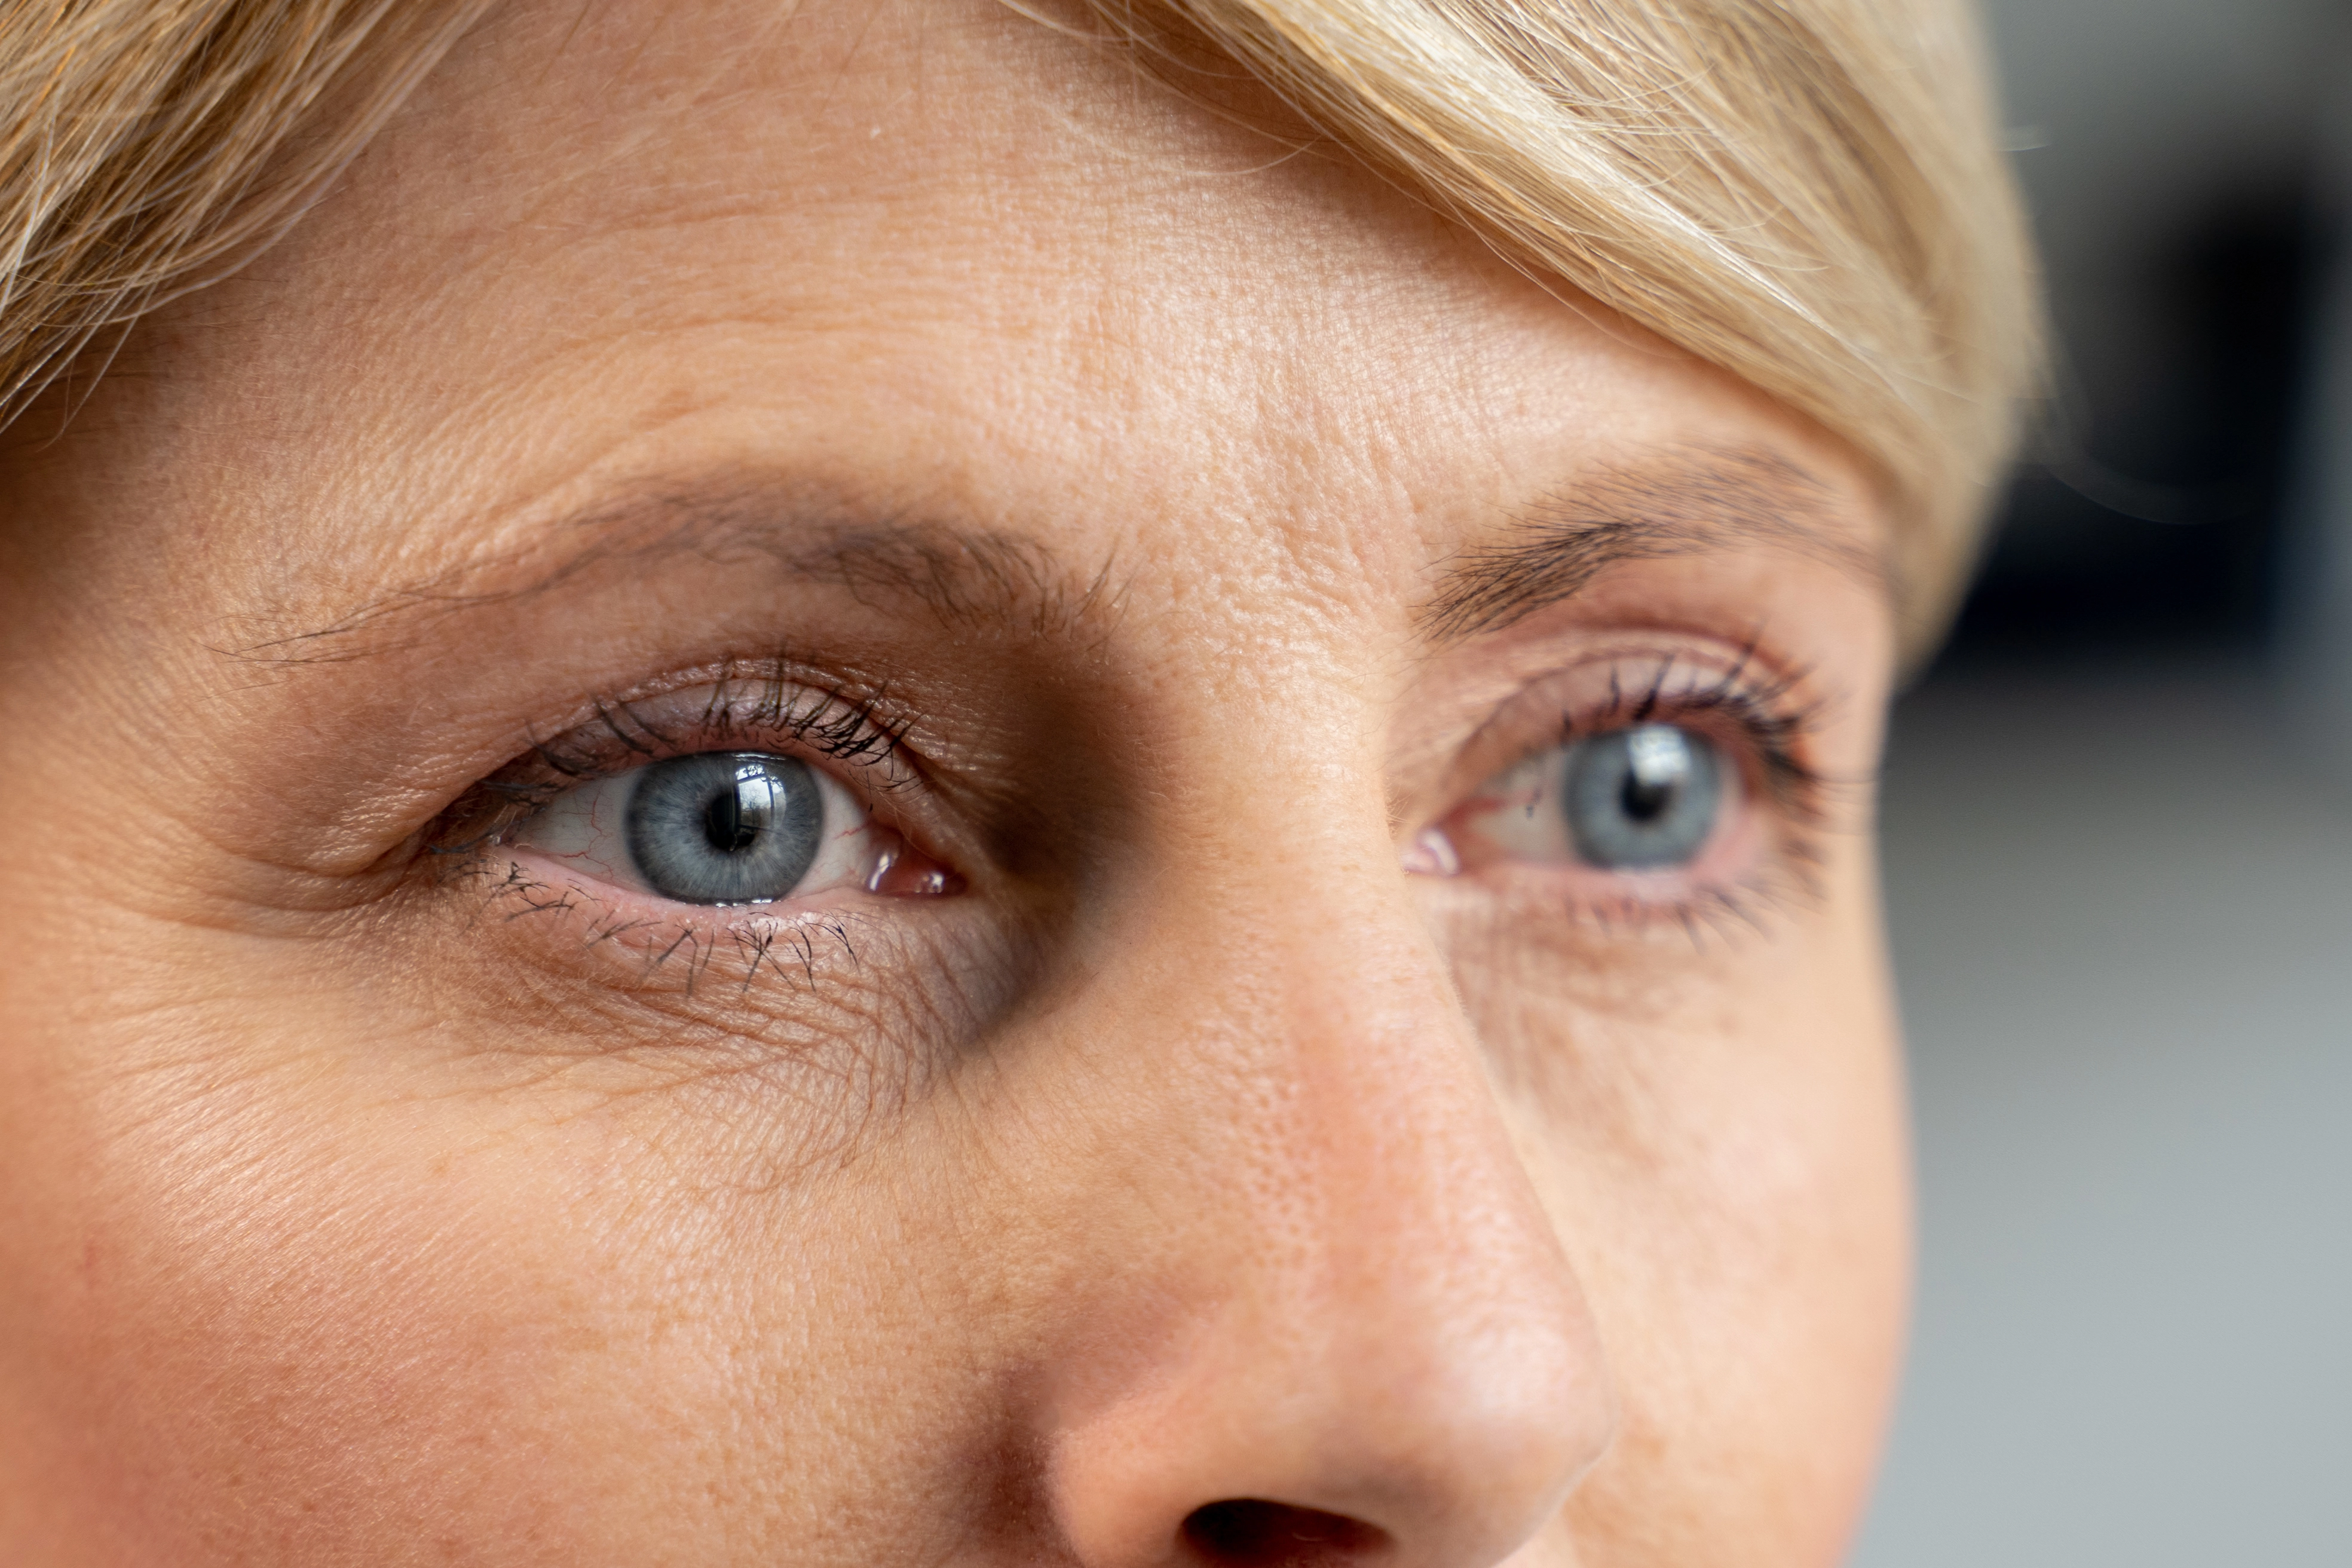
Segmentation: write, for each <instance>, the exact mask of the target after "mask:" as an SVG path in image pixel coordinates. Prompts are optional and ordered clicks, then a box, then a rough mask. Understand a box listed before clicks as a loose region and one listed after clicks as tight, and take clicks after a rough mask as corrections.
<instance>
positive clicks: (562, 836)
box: [507, 752, 940, 905]
mask: <svg viewBox="0 0 2352 1568" xmlns="http://www.w3.org/2000/svg"><path fill="white" fill-rule="evenodd" d="M507 842H508V843H509V845H511V846H512V847H515V848H517V849H523V850H531V851H535V852H536V853H538V854H539V855H541V856H544V857H546V858H550V859H552V860H554V861H556V862H558V863H559V864H562V865H563V866H564V867H565V868H569V869H577V870H580V871H583V872H586V873H587V874H589V875H591V876H593V877H596V878H598V879H602V880H604V881H607V882H612V883H615V884H618V885H619V886H622V887H625V888H629V889H634V890H636V891H640V892H646V893H651V894H653V895H655V896H656V897H657V898H663V899H668V900H673V901H675V902H677V903H681V904H703V905H730V904H766V903H773V902H775V901H777V900H782V899H788V898H799V897H807V896H810V895H814V894H816V893H821V892H825V891H828V890H830V889H836V888H844V887H861V888H867V889H875V890H884V889H883V887H882V884H883V881H884V879H886V878H887V877H888V876H889V875H890V873H891V872H892V871H893V869H894V868H898V863H899V862H900V860H901V859H902V858H904V849H903V841H902V840H900V839H899V837H898V835H897V834H896V833H894V832H892V831H890V830H889V829H887V828H886V827H883V826H880V825H878V824H877V823H876V822H875V821H874V819H873V816H872V814H871V813H870V812H868V811H867V810H866V807H865V806H864V805H861V804H860V803H859V801H858V800H857V798H856V795H853V794H851V793H850V791H849V790H848V789H847V788H846V787H845V786H844V785H842V784H840V783H838V782H837V781H835V779H833V778H832V777H830V776H829V775H827V774H826V773H823V772H821V771H819V770H818V769H816V768H813V767H811V766H810V765H809V764H808V763H804V762H802V761H801V760H800V759H799V758H797V757H790V756H782V755H779V754H777V753H775V752H693V753H690V754H688V755H686V756H679V757H670V758H667V759H666V760H664V761H661V762H656V763H646V765H644V766H643V767H637V768H632V769H630V770H629V771H628V772H626V773H617V774H615V775H614V776H613V777H611V778H605V779H599V780H596V781H594V782H593V783H589V784H579V785H575V786H573V787H572V788H570V789H567V790H565V791H563V792H562V794H561V795H556V796H555V797H554V798H553V799H551V800H550V801H549V802H547V804H546V805H543V806H541V808H540V809H539V810H538V811H537V812H536V813H534V814H533V815H532V816H530V818H529V819H528V820H527V821H526V822H524V823H523V824H522V825H521V826H520V827H518V828H517V829H516V830H515V831H514V832H513V833H512V834H511V835H510V836H509V837H508V838H507ZM890 890H899V889H890ZM904 890H908V891H925V890H932V891H936V890H940V889H936V888H933V889H922V888H909V889H904Z"/></svg>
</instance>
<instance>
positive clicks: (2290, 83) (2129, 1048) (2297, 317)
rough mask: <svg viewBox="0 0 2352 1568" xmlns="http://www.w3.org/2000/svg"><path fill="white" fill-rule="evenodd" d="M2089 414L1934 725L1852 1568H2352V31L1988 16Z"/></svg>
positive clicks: (2037, 6)
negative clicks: (1905, 1191) (1904, 1108)
mask: <svg viewBox="0 0 2352 1568" xmlns="http://www.w3.org/2000/svg"><path fill="white" fill-rule="evenodd" d="M1989 13H1990V15H1989V21H1990V27H1991V31H1992V37H1993V46H1994V52H1995V54H1996V56H1997V57H1998V58H1999V61H2000V68H2001V71H2002V75H2003V79H2004V93H2005V98H2006V105H2007V119H2008V123H2009V125H2010V126H2011V128H2012V130H2011V143H2012V145H2013V147H2014V148H2015V149H2016V163H2017V169H2018V173H2019V175H2020V177H2021V180H2022V182H2023V184H2024V186H2025V189H2026V192H2027V195H2028V198H2029V200H2030V201H2031V203H2032V207H2033V211H2034V216H2035V221H2036V223H2037V226H2038V227H2039V230H2040V234H2041V237H2042V245H2043V247H2044V255H2045V260H2046V264H2047V267H2048V270H2049V279H2050V286H2051V294H2052V304H2053V314H2054V316H2055V320H2056V326H2057V331H2058V337H2059V345H2060V352H2061V356H2062V358H2061V364H2060V371H2061V385H2062V387H2063V393H2064V396H2063V400H2062V417H2061V418H2060V419H2059V421H2058V422H2057V425H2056V427H2055V428H2054V430H2053V435H2052V437H2051V438H2050V439H2048V440H2047V441H2046V442H2045V443H2044V444H2043V448H2042V451H2041V452H2040V454H2039V460H2038V461H2036V462H2034V463H2032V464H2029V465H2028V467H2027V468H2026V470H2025V471H2024V472H2023V473H2022V474H2021V477H2020V478H2019V479H2018V481H2017V483H2016V485H2015V487H2014V489H2013V491H2012V493H2011V497H2010V499H2009V500H2008V502H2007V504H2006V507H2005V511H2004V516H2003V521H2002V524H2001V529H2000V535H1999V538H1998V542H1997V543H1996V545H1995V547H1994V549H1993V551H1992V552H1991V555H1990V561H1989V563H1988V567H1987V571H1986V574H1985V575H1984V577H1983V578H1982V580H1981V581H1980V583H1979V585H1978V587H1977V589H1976V590H1975V592H1974V594H1973V595H1971V597H1970V599H1969V604H1968V606H1967V608H1966V610H1965V611H1964V613H1963V615H1962V616H1961V620H1960V623H1959V626H1958V633H1957V635H1956V637H1955V638H1954V640H1953V643H1952V645H1951V647H1949V648H1948V651H1947V652H1946V654H1945V655H1944V656H1943V658H1941V660H1940V661H1939V662H1938V664H1937V666H1936V668H1934V669H1933V670H1932V671H1931V672H1930V673H1929V675H1928V676H1927V679H1925V680H1924V681H1923V682H1922V683H1921V684H1920V685H1919V686H1918V687H1917V688H1916V689H1915V690H1914V691H1913V692H1912V693H1911V694H1910V695H1909V696H1908V697H1907V698H1906V700H1904V702H1903V703H1902V705H1901V706H1900V708H1899V709H1898V710H1897V715H1896V722H1895V736H1894V742H1893V745H1892V748H1891V751H1890V754H1889V759H1888V763H1887V774H1886V795H1885V801H1886V804H1885V836H1886V884H1887V897H1888V903H1889V918H1890V921H1891V924H1892V929H1893V932H1894V942H1895V964H1896V972H1897V974H1898V976H1899V979H1900V983H1901V985H1902V989H1903V998H1904V1011H1905V1017H1906V1026H1907V1028H1908V1030H1909V1034H1910V1038H1911V1046H1912V1073H1913V1087H1914V1094H1915V1099H1916V1121H1917V1130H1918V1141H1919V1164H1920V1188H1921V1191H1920V1202H1921V1220H1922V1250H1921V1258H1920V1297H1919V1307H1918V1317H1917V1325H1916V1338H1915V1343H1914V1352H1913V1357H1912V1364H1911V1368H1910V1373H1909V1375H1908V1379H1907V1381H1906V1387H1905V1391H1904V1395H1903V1401H1902V1405H1901V1407H1900V1410H1899V1413H1898V1416H1897V1420H1896V1428H1895V1442H1894V1447H1893V1449H1892V1452H1891V1455H1890V1458H1889V1461H1888V1466H1887V1469H1886V1472H1885V1479H1884V1480H1883V1482H1882V1485H1881V1488H1880V1491H1879V1495H1878V1498H1877V1500H1876V1502H1875V1504H1874V1508H1873V1510H1872V1513H1871V1516H1870V1519H1869V1521H1868V1524H1867V1526H1866V1527H1865V1530H1864V1536H1863V1539H1862V1542H1861V1543H1860V1545H1859V1547H1858V1549H1857V1552H1856V1555H1855V1559H1854V1562H1855V1563H1856V1565H1857V1568H1946V1565H1951V1568H1959V1565H1962V1564H1965V1565H1967V1568H1986V1565H1988V1564H1998V1565H2000V1568H2043V1565H2048V1568H2062V1565H2063V1568H2098V1565H2102V1564H2109V1563H2113V1564H2130V1565H2132V1568H2167V1565H2170V1564H2176V1563H2177V1564H2182V1565H2184V1568H2185V1565H2188V1564H2192V1563H2193V1564H2197V1565H2199V1568H2210V1565H2212V1564H2221V1563H2227V1564H2232V1565H2236V1564H2253V1565H2259V1568H2301V1565H2306V1564H2307V1565H2314V1568H2316V1565H2319V1564H2326V1565H2328V1568H2352V244H2347V238H2352V223H2347V218H2352V0H1989Z"/></svg>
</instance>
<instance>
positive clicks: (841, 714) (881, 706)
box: [424, 654, 919, 856]
mask: <svg viewBox="0 0 2352 1568" xmlns="http://www.w3.org/2000/svg"><path fill="white" fill-rule="evenodd" d="M698 684H699V683H698ZM708 684H709V687H710V696H709V700H707V701H706V702H705V703H704V705H703V710H702V714H701V717H700V718H699V720H698V721H694V723H693V726H692V727H693V729H694V731H696V733H695V734H694V737H693V738H692V739H691V740H690V741H681V740H680V739H678V738H677V737H676V736H674V735H672V734H670V733H667V732H665V731H664V730H663V729H660V728H656V726H655V725H654V724H652V723H649V722H648V721H646V717H645V714H644V712H643V711H642V708H643V706H644V705H645V703H646V702H647V701H649V700H650V699H646V698H638V699H635V700H631V699H627V698H623V697H617V696H592V697H591V698H589V699H588V702H587V707H588V710H589V714H590V717H589V718H588V719H587V720H585V721H583V722H582V723H580V724H578V725H576V726H574V727H573V728H572V730H571V731H568V732H566V733H565V734H564V735H562V736H560V737H558V738H557V739H555V740H553V741H540V740H536V739H534V740H532V741H531V742H530V749H529V751H528V752H524V753H523V754H522V755H521V756H519V757H517V758H516V759H515V760H514V761H513V762H510V763H508V764H507V765H506V766H505V767H503V768H501V769H499V771H498V772H497V773H493V774H491V775H490V776H489V777H488V778H486V779H482V780H480V781H479V782H478V783H476V784H473V785H472V786H471V787H470V788H468V789H467V791H466V793H465V794H464V795H461V796H459V797H458V799H457V802H456V803H454V804H453V805H451V806H450V807H449V809H448V810H446V811H445V812H444V813H442V815H441V817H440V819H439V820H438V821H437V822H436V824H435V825H434V826H433V828H432V829H430V830H428V832H427V834H426V836H425V846H424V847H425V853H427V854H429V855H436V856H453V855H467V854H470V853H473V852H475V851H478V850H480V849H483V848H485V847H488V846H492V845H495V844H498V843H499V842H500V840H501V839H502V838H503V837H505V836H506V835H508V834H509V833H512V832H513V831H515V830H516V829H517V828H519V827H520V826H522V825H523V824H524V823H527V822H529V821H530V819H531V818H532V817H533V816H537V815H538V814H539V813H540V812H541V810H543V809H545V807H546V806H547V805H549V804H550V803H551V802H552V801H553V800H555V799H556V798H557V797H558V796H559V795H562V794H563V793H564V792H565V791H566V790H569V789H572V788H573V787H575V786H577V785H578V784H583V783H587V782H590V781H593V780H595V779H599V778H604V777H609V776H611V775H612V774H614V773H620V772H625V771H626V770H627V769H628V768H631V767H635V766H639V765H641V764H643V763H646V762H648V761H651V760H654V759H656V758H658V757H662V756H677V755H684V754H686V753H688V752H694V751H714V750H720V749H724V748H726V747H727V746H728V745H729V744H730V742H732V743H737V744H745V745H749V746H757V747H766V746H774V745H782V746H789V747H793V748H795V749H799V750H803V751H806V752H813V753H814V754H815V755H817V756H820V757H823V758H824V759H825V760H827V761H829V762H833V763H841V764H844V765H845V766H850V767H858V768H877V767H882V766H885V765H887V764H890V763H903V762H904V761H905V759H906V739H907V736H908V733H909V732H910V731H912V730H913V729H914V728H915V726H916V724H917V723H918V722H919V717H918V716H917V715H915V714H912V713H907V712H889V711H887V710H888V707H889V705H890V695H889V691H888V689H887V687H885V686H877V687H876V688H874V689H872V690H871V691H870V692H866V693H863V694H861V695H859V696H856V697H853V696H851V695H849V694H848V693H847V692H845V691H842V690H840V689H836V688H834V687H831V686H827V685H825V684H823V683H822V682H821V681H820V679H818V677H817V676H816V675H815V673H814V672H813V671H807V670H804V669H803V668H801V667H800V666H798V665H796V664H795V663H794V662H793V660H792V659H791V658H789V657H788V656H786V655H782V654H779V655H776V656H774V657H773V658H769V659H764V660H761V661H758V662H757V663H753V664H749V665H743V664H735V663H730V664H728V665H726V666H725V667H723V668H721V669H720V670H719V673H718V674H717V675H716V676H715V677H714V678H713V679H710V680H709V682H708ZM747 694H749V695H751V701H750V704H749V706H748V707H747V706H744V699H745V697H746V695H747ZM599 731H601V733H600V732H599ZM648 742H650V743H648ZM913 780H914V774H913V773H912V771H911V770H908V771H907V772H904V773H900V774H898V776H895V777H886V778H884V779H882V780H881V781H880V783H879V785H878V787H879V788H880V789H883V790H885V791H887V790H891V789H896V788H898V787H900V786H901V785H904V784H909V783H912V782H913Z"/></svg>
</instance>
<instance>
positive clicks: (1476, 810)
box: [1444, 724, 1739, 872]
mask: <svg viewBox="0 0 2352 1568" xmlns="http://www.w3.org/2000/svg"><path fill="white" fill-rule="evenodd" d="M1738 805H1739V770H1738V767H1737V766H1736V765H1735V764H1733V763H1731V762H1730V761H1729V760H1728V759H1727V758H1726V757H1725V756H1724V755H1723V753H1722V752H1721V750H1720V749H1719V748H1718V747H1717V745H1716V743H1715V742H1712V741H1710V740H1708V739H1707V738H1706V736H1705V735H1703V734H1701V733H1699V732H1698V731H1695V730H1690V729H1685V728H1684V727H1682V726H1680V725H1675V724H1635V725H1631V726H1629V727H1627V728H1624V729H1621V730H1611V731H1602V732H1601V733H1598V734H1592V735H1587V736H1582V737H1580V738H1579V739H1577V740H1574V741H1571V742H1568V743H1567V744H1565V745H1561V746H1555V747H1553V748H1552V749H1550V750H1549V751H1546V752H1538V754H1536V755H1534V756H1532V757H1528V758H1527V759H1526V760H1524V761H1522V762H1520V763H1517V764H1515V765H1513V766H1512V767H1509V768H1507V769H1506V770H1504V771H1503V772H1502V773H1499V774H1497V775H1496V777H1495V778H1493V779H1491V780H1489V781H1488V783H1487V784H1486V786H1485V787H1484V788H1483V789H1481V790H1480V791H1479V792H1478V794H1477V795H1475V797H1474V798H1473V799H1471V800H1470V801H1468V802H1467V803H1465V805H1463V806H1462V807H1461V808H1460V809H1459V810H1457V811H1456V812H1455V813H1454V816H1453V817H1452V818H1451V819H1450V820H1449V821H1448V823H1447V824H1446V826H1445V828H1444V832H1445V835H1446V837H1447V838H1448V840H1449V841H1450V844H1451V847H1452V848H1453V850H1454V855H1455V856H1456V857H1457V858H1460V859H1463V860H1471V859H1478V858H1496V857H1500V858H1506V859H1512V860H1524V861H1533V862H1537V863H1560V862H1574V863H1576V864H1580V865H1582V866H1586V867H1589V868H1592V869H1595V870H1601V871H1653V872H1654V871H1674V870H1679V869H1682V868H1686V867H1688V866H1690V865H1692V864H1693V863H1694V862H1696V861H1697V860H1698V859H1700V858H1702V857H1703V856H1704V855H1705V854H1706V850H1707V848H1708V847H1709V846H1711V845H1713V844H1714V843H1715V842H1716V841H1717V838H1718V837H1721V834H1722V832H1723V829H1724V828H1725V826H1727V824H1728V823H1729V822H1730V821H1731V820H1732V818H1733V816H1735V814H1736V812H1737V809H1738Z"/></svg>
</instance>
